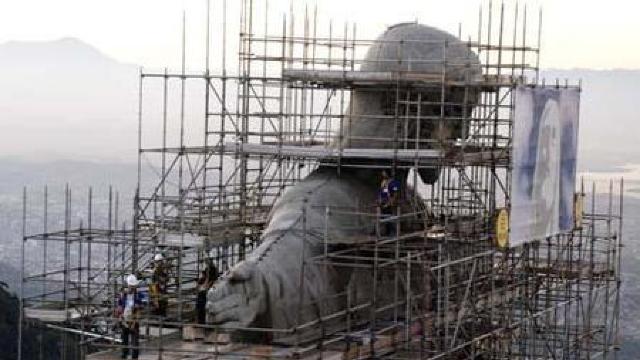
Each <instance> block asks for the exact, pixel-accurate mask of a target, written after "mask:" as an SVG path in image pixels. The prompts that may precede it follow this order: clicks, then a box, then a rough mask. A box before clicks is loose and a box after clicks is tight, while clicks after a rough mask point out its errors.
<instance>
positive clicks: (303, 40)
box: [22, 0, 623, 359]
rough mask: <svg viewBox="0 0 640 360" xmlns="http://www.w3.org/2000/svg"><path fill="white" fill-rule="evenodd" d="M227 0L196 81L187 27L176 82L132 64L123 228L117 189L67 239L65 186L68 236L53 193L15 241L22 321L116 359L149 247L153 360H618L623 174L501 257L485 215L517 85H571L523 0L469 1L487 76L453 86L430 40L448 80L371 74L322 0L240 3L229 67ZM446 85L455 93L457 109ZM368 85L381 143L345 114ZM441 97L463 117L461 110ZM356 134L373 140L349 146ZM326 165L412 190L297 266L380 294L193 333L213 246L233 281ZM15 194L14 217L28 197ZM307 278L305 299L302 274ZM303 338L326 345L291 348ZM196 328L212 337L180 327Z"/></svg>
mask: <svg viewBox="0 0 640 360" xmlns="http://www.w3.org/2000/svg"><path fill="white" fill-rule="evenodd" d="M218 3H219V4H217V5H218V6H219V7H220V8H219V9H212V8H211V4H210V3H209V2H207V32H206V34H207V40H206V60H205V63H206V69H205V71H204V72H203V73H189V72H187V71H186V68H185V65H184V63H185V59H184V57H185V48H184V41H185V37H186V35H185V33H184V30H183V49H182V59H183V65H182V68H181V70H180V71H179V72H175V73H174V72H170V71H168V70H164V71H159V72H147V71H143V72H141V74H140V83H139V88H140V93H139V118H138V121H139V122H138V124H139V125H138V132H139V139H138V141H139V157H138V187H137V188H138V190H137V191H136V194H135V197H134V209H133V218H132V221H131V222H130V225H129V226H127V225H126V224H125V223H124V222H123V221H122V220H123V219H122V218H120V217H121V216H120V215H119V212H120V211H121V210H119V209H118V208H119V204H118V196H114V194H113V192H112V191H111V190H110V191H109V194H108V197H107V201H105V202H104V205H105V206H106V209H105V210H103V211H102V213H103V214H104V215H105V217H106V220H105V219H102V220H101V221H100V224H101V225H100V226H96V225H95V223H96V221H95V219H94V217H95V212H96V210H95V209H94V200H93V199H94V195H93V193H92V191H91V190H89V193H88V195H87V199H86V200H87V203H86V208H87V211H86V216H85V219H86V220H85V221H84V222H81V224H80V226H79V227H74V225H73V224H72V222H73V221H72V220H73V219H74V216H75V213H76V212H75V211H74V210H73V209H74V207H73V205H72V197H71V189H69V188H67V189H66V190H65V194H64V222H63V226H62V229H60V230H57V231H50V229H49V226H48V221H47V211H48V210H47V207H48V201H47V196H48V195H47V192H46V191H45V193H44V202H43V203H44V212H43V215H44V220H43V231H42V233H40V234H25V235H24V237H23V249H25V246H24V245H26V244H32V243H40V244H42V245H41V246H40V247H38V249H41V250H39V251H41V252H42V253H41V254H36V253H33V254H28V256H30V257H32V261H36V262H39V260H37V259H41V261H42V263H41V264H40V267H41V268H40V267H39V269H38V270H34V269H30V268H28V266H26V267H25V265H24V264H25V256H27V254H25V251H24V250H23V288H24V287H25V286H31V287H33V288H38V289H39V291H37V292H35V293H34V294H31V295H29V296H24V294H23V297H22V306H23V314H24V315H23V316H24V318H25V319H26V320H25V321H30V320H39V321H43V322H45V323H46V324H47V326H48V327H50V328H52V329H56V330H59V331H60V333H61V334H64V337H65V339H66V340H65V341H74V342H75V343H77V344H79V345H80V348H81V349H82V356H84V357H86V358H89V359H112V358H115V356H117V353H116V352H115V350H118V349H120V348H121V347H122V344H121V342H120V339H119V338H118V335H117V332H116V331H115V330H114V329H115V326H114V324H115V323H116V322H117V319H115V318H114V317H113V309H114V307H115V298H116V294H118V292H119V291H120V289H121V288H122V287H123V286H124V284H125V276H126V275H127V274H130V273H135V274H138V275H139V278H141V279H142V280H143V285H142V288H143V289H144V288H145V286H146V285H144V284H145V283H144V281H145V280H147V279H148V278H149V276H150V275H149V271H148V269H149V265H150V263H151V262H152V259H153V256H154V254H156V253H159V252H161V253H163V254H164V255H165V258H166V259H167V261H168V263H169V264H170V266H171V269H172V278H173V281H172V282H171V283H170V286H169V289H168V296H169V312H168V314H167V316H166V317H159V316H155V315H151V313H150V311H149V309H148V308H147V309H145V311H144V312H143V313H144V315H143V317H142V318H141V319H140V324H141V335H142V341H141V343H140V346H139V347H140V350H141V351H142V353H143V354H146V355H145V356H152V358H158V359H159V358H164V359H173V358H175V359H187V358H199V359H205V358H218V357H223V358H226V357H229V358H232V357H241V358H245V357H267V358H276V357H298V358H318V357H332V358H340V359H358V358H377V357H384V358H395V359H403V358H406V359H415V358H420V359H463V358H469V359H528V358H544V359H547V358H548V359H551V358H576V359H581V358H596V357H602V358H613V357H615V351H616V350H617V348H618V347H619V341H620V338H619V334H618V318H619V306H620V284H621V277H620V249H621V247H622V232H621V230H622V210H623V207H622V193H623V188H622V184H620V188H619V189H614V188H613V184H612V185H611V186H610V189H609V192H608V195H607V196H606V197H603V196H601V195H597V194H596V189H595V187H594V188H593V189H591V190H590V191H589V192H587V191H586V190H585V189H584V185H582V188H581V190H580V191H579V192H578V193H577V195H576V196H577V198H579V199H580V200H581V201H582V200H583V199H585V198H586V197H587V196H588V199H589V201H588V202H586V205H587V206H586V207H585V209H584V211H580V212H579V213H577V218H580V219H581V221H579V222H576V226H575V228H574V229H573V230H572V231H570V232H568V233H562V234H557V235H555V236H552V237H549V238H546V239H531V241H529V242H527V243H525V244H524V245H521V246H517V247H512V248H506V249H501V248H499V247H498V246H497V245H496V233H495V221H496V214H497V213H498V211H499V210H500V209H507V208H509V204H510V191H511V188H510V184H511V168H510V165H511V150H512V143H511V137H512V124H513V118H514V90H515V89H516V87H518V86H533V87H544V86H553V87H560V86H562V87H570V86H571V85H569V84H568V83H563V84H559V83H558V82H557V81H556V83H555V84H545V83H544V81H543V80H541V79H540V78H539V75H538V69H539V59H540V32H541V22H542V21H541V19H542V17H541V12H540V13H537V14H536V15H538V19H537V20H538V24H537V29H536V30H537V32H536V34H534V35H532V32H531V29H530V28H531V22H532V21H531V19H530V17H531V16H530V14H529V15H528V14H527V8H526V7H524V8H523V7H518V5H516V6H515V8H514V9H513V10H514V13H513V18H512V19H511V21H510V22H509V21H507V20H505V16H507V14H506V10H505V6H504V4H502V5H501V6H500V7H498V8H497V9H496V8H494V7H492V5H491V3H490V5H489V8H488V9H486V8H484V9H483V8H481V9H480V11H479V14H478V29H477V33H476V34H475V35H474V37H475V40H472V38H471V36H470V37H469V38H468V39H462V34H458V38H460V40H461V44H462V46H464V47H465V48H466V49H469V50H471V51H473V52H474V53H475V54H477V55H478V57H479V58H480V59H481V60H482V64H481V68H482V73H481V74H477V75H474V76H465V80H464V81H461V80H459V79H456V78H452V77H451V76H449V74H448V73H447V72H448V71H451V69H454V71H466V70H465V69H468V67H469V63H461V64H456V63H448V62H447V53H448V52H450V51H452V49H450V48H449V47H450V46H461V45H452V44H448V43H446V42H444V43H442V44H440V45H441V46H442V48H443V54H444V56H443V58H442V59H437V60H435V63H437V64H442V65H443V66H441V69H442V71H441V72H440V73H421V72H410V71H409V72H393V71H389V72H380V71H378V72H370V71H361V70H360V68H361V67H362V66H363V65H364V64H365V57H364V55H365V53H366V51H367V49H368V48H369V47H371V46H374V45H376V40H368V39H360V38H358V37H357V31H356V30H357V29H356V26H355V24H353V25H347V24H345V25H344V26H343V27H340V28H339V29H338V28H337V27H335V26H334V25H333V23H329V26H328V28H327V29H326V31H325V29H324V28H322V26H320V24H319V22H320V21H319V19H318V15H317V10H316V9H313V10H312V11H309V10H305V13H304V16H303V19H302V21H300V20H298V19H297V17H296V15H297V14H294V11H293V9H292V10H291V12H290V14H289V15H288V16H284V17H283V18H281V19H276V20H275V22H274V19H273V18H272V17H271V13H270V11H269V5H268V1H267V0H260V1H259V0H243V1H242V6H241V11H240V14H239V15H240V16H239V20H238V22H237V24H235V25H236V29H235V30H237V32H238V34H239V38H238V44H237V50H238V59H237V64H236V65H237V68H236V70H235V71H232V70H230V69H231V68H232V66H230V65H229V64H228V58H227V52H228V49H230V48H231V46H230V45H228V39H227V34H228V27H229V28H234V26H233V25H234V24H232V23H233V22H232V21H228V20H229V19H227V13H228V10H227V2H226V1H222V2H218ZM212 10H213V11H212ZM212 13H213V14H218V17H219V19H218V20H219V22H215V21H214V19H212V16H211V15H210V14H212ZM214 18H215V17H214ZM214 24H218V25H220V28H219V29H214V26H213V25H214ZM507 24H509V26H508V25H507ZM218 30H220V31H218ZM212 34H215V35H216V36H218V35H219V39H213V38H212V37H211V35H212ZM212 43H214V44H217V46H215V47H214V48H215V49H216V50H217V52H216V53H215V57H217V59H214V56H212V52H211V49H210V47H211V44H212ZM532 44H533V45H532ZM397 45H398V46H399V47H400V48H402V46H403V44H402V43H400V44H397ZM397 60H398V59H381V60H380V61H397ZM211 64H215V66H211ZM452 88H455V89H458V90H459V91H461V93H464V94H465V96H464V98H463V99H451V98H449V97H448V94H449V90H450V89H452ZM363 89H366V90H367V91H380V92H382V93H384V94H387V97H388V99H387V101H388V103H389V104H388V107H389V109H390V110H389V111H388V113H387V115H380V116H379V117H381V118H383V120H385V121H389V122H393V124H394V128H395V129H396V130H395V131H394V133H393V134H389V137H388V138H366V137H356V136H353V135H352V133H351V129H350V128H349V124H350V122H349V121H348V120H349V119H352V118H353V117H354V116H356V115H354V114H353V113H352V108H351V107H350V106H349V104H351V102H352V100H353V96H354V93H355V92H357V91H359V90H363ZM193 94H199V95H198V96H192V95H193ZM425 94H429V96H426V95H425ZM174 95H175V96H176V97H177V99H176V98H175V97H174ZM158 99H159V101H158ZM472 99H473V100H472ZM156 103H159V104H160V108H157V107H155V104H156ZM451 107H458V108H460V109H464V114H463V115H462V116H460V115H458V116H456V115H452V113H451V112H449V111H448V109H450V108H451ZM194 109H196V110H197V112H198V113H197V114H194ZM467 109H468V112H467ZM364 120H365V121H366V120H367V119H366V118H365V119H364ZM410 122H417V123H418V124H420V123H422V126H424V127H430V128H432V129H439V128H441V127H442V126H443V124H447V125H448V124H452V123H460V122H463V123H464V125H463V126H462V130H461V131H462V133H461V134H460V136H444V137H440V138H423V137H421V136H420V131H419V130H416V129H412V128H411V127H410V126H408V125H407V124H409V123H410ZM420 127H421V125H418V126H417V128H418V129H419V128H420ZM357 143H360V144H362V143H377V144H383V145H382V146H377V147H371V148H368V147H363V146H352V145H353V144H357ZM319 166H323V167H329V168H332V169H335V171H336V172H338V173H340V172H341V171H344V170H345V169H348V168H377V169H389V170H390V171H409V173H410V174H411V176H410V180H409V181H410V182H411V183H412V186H413V187H414V188H415V189H416V191H414V192H413V193H412V194H415V195H407V196H406V199H405V200H406V204H408V205H409V206H408V207H407V209H403V211H401V212H398V213H397V214H395V215H394V216H391V217H389V218H386V219H381V218H380V216H379V214H377V213H376V211H375V210H374V209H372V207H371V206H370V205H368V204H357V203H355V202H354V205H353V206H352V207H331V206H327V207H326V208H324V209H323V211H324V213H325V226H324V227H322V228H320V229H309V232H313V233H315V234H321V236H322V239H323V249H324V251H323V253H322V254H321V255H319V256H315V257H313V258H311V259H306V260H302V259H301V261H304V262H303V269H304V268H305V267H306V266H312V265H314V266H321V267H324V268H325V269H328V268H331V269H334V270H336V271H342V270H344V271H350V272H353V273H356V274H358V276H360V277H361V278H362V279H366V281H369V282H370V284H371V288H372V291H371V293H370V294H368V295H367V296H362V294H357V293H355V292H354V291H353V289H350V288H348V289H347V290H346V291H345V292H344V293H341V294H337V295H334V296H339V297H342V298H343V299H344V301H343V302H344V303H346V304H347V305H346V307H345V308H343V309H339V311H337V312H334V311H330V310H329V309H325V308H324V305H323V302H324V301H325V300H320V301H319V302H318V303H312V302H311V300H310V299H304V298H302V299H300V307H301V308H300V309H298V311H302V308H304V307H314V308H317V309H320V315H319V316H318V318H317V319H316V320H314V321H311V322H300V323H298V324H296V326H294V327H292V328H287V329H280V328H260V327H254V328H236V329H230V328H229V327H226V328H225V327H220V326H214V325H201V324H200V325H199V324H195V320H194V305H193V304H194V303H195V297H196V282H197V278H198V274H199V273H200V272H201V271H202V269H203V268H204V263H205V258H206V257H207V255H208V254H214V258H215V263H216V266H217V267H218V268H219V269H221V270H223V271H225V270H227V269H229V268H230V267H232V266H233V265H235V264H237V263H239V262H241V261H242V260H243V259H245V258H246V256H247V255H248V254H250V253H251V252H252V251H253V250H254V249H256V247H258V246H259V245H260V241H261V232H262V230H263V228H264V226H265V224H266V223H267V222H268V214H269V211H270V209H271V207H272V206H273V204H274V202H275V201H276V200H277V199H278V198H279V197H280V196H281V195H282V194H283V192H284V191H286V190H287V189H288V188H290V187H291V186H294V185H295V184H297V183H298V182H299V181H301V180H302V179H304V178H305V177H306V176H307V175H309V174H310V173H312V172H313V171H314V170H316V169H317V168H318V167H319ZM433 169H437V174H438V179H437V181H436V182H434V183H433V184H428V185H425V184H420V182H419V180H418V173H419V171H421V170H433ZM411 178H412V179H411ZM145 184H152V186H151V187H149V186H145ZM618 191H619V194H620V198H619V199H618V198H617V197H615V195H614V193H616V192H618ZM24 198H25V212H24V223H25V224H26V223H27V222H28V221H29V219H28V217H27V209H26V207H27V205H26V204H27V193H26V191H25V194H24ZM305 216H306V214H305V213H304V212H303V214H301V218H303V219H304V217H305ZM335 217H345V218H349V219H355V222H353V223H350V226H355V227H357V228H358V231H355V233H356V234H358V235H356V236H358V239H357V241H355V242H354V241H349V242H350V243H352V244H353V245H352V246H347V247H344V246H340V247H336V246H332V244H336V243H345V242H347V241H345V239H340V238H336V236H339V235H336V234H342V233H344V232H340V231H337V230H339V229H335V228H330V226H333V225H331V224H333V223H332V222H330V219H332V218H335ZM389 222H393V223H394V226H393V229H394V230H395V233H394V234H392V235H391V236H386V235H383V234H382V232H381V229H382V228H384V227H385V226H386V225H387V223H389ZM83 224H84V225H83ZM105 224H106V225H105ZM353 224H356V225H353ZM363 229H374V231H373V232H370V231H369V230H365V231H363ZM352 230H353V229H349V231H352ZM52 254H53V255H52ZM53 256H55V261H52V260H48V259H50V258H51V257H53ZM34 259H35V260H34ZM300 281H301V284H300V286H301V287H302V286H303V284H302V281H304V277H301V280H300ZM390 289H391V290H390ZM147 307H148V305H147ZM311 328H313V329H315V330H316V332H317V333H318V334H321V335H320V336H315V337H314V338H313V340H308V339H303V338H301V337H300V336H299V335H300V334H301V333H302V332H303V330H306V329H311ZM231 330H236V331H238V330H241V331H244V332H245V333H259V334H272V335H273V334H281V335H287V336H290V337H293V338H294V339H295V340H294V342H293V343H291V342H289V343H286V344H285V343H278V342H277V341H274V342H271V343H269V344H260V345H258V344H250V343H237V342H234V341H231V339H230V338H229V337H228V333H229V332H230V331H231ZM205 332H206V334H205V335H206V336H203V337H205V339H204V340H197V339H195V338H197V337H198V336H193V335H189V334H192V333H193V334H195V333H198V334H204V333H205ZM69 339H71V340H69ZM185 339H187V340H185Z"/></svg>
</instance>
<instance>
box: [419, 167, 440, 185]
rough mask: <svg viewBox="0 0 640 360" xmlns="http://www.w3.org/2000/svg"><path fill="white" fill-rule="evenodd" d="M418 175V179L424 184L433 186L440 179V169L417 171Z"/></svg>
mask: <svg viewBox="0 0 640 360" xmlns="http://www.w3.org/2000/svg"><path fill="white" fill-rule="evenodd" d="M418 174H419V175H420V179H422V182H423V183H425V184H433V183H435V182H436V181H438V178H439V177H440V168H436V169H419V170H418Z"/></svg>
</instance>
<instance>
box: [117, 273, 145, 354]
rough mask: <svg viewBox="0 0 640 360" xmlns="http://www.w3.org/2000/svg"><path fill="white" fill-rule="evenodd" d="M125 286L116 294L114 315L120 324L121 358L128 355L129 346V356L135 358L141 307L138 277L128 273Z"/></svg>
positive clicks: (137, 350)
mask: <svg viewBox="0 0 640 360" xmlns="http://www.w3.org/2000/svg"><path fill="white" fill-rule="evenodd" d="M126 281H127V288H126V289H123V291H122V292H121V293H120V295H119V296H118V301H117V303H116V305H117V306H116V311H115V315H116V318H117V319H118V322H119V324H120V329H121V332H122V345H123V348H122V358H123V359H126V358H127V357H128V356H129V349H130V348H131V350H132V351H131V358H132V359H137V358H138V353H139V349H138V346H139V338H140V323H139V322H138V315H139V314H138V313H139V311H140V310H141V309H142V299H141V297H140V294H139V293H138V278H136V276H135V275H133V274H130V275H128V276H127V278H126Z"/></svg>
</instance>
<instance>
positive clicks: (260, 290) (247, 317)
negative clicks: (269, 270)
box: [207, 260, 266, 327]
mask: <svg viewBox="0 0 640 360" xmlns="http://www.w3.org/2000/svg"><path fill="white" fill-rule="evenodd" d="M265 291H266V289H264V285H263V281H262V275H261V274H260V272H259V271H258V270H257V266H256V263H255V262H254V261H251V260H245V261H243V262H241V263H239V264H238V265H236V266H235V267H234V268H233V269H231V271H230V272H229V273H228V274H227V275H225V276H223V277H222V278H220V280H219V281H218V282H217V283H215V284H214V285H213V287H212V288H211V289H210V290H209V292H208V293H207V313H208V315H209V317H208V322H209V323H212V324H216V325H226V326H229V327H246V326H249V325H251V324H252V323H253V322H254V321H255V320H256V318H257V316H258V315H259V314H261V313H262V312H264V311H265V309H266V303H265V302H266V299H265Z"/></svg>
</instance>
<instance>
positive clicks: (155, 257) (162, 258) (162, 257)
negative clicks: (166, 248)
mask: <svg viewBox="0 0 640 360" xmlns="http://www.w3.org/2000/svg"><path fill="white" fill-rule="evenodd" d="M153 260H154V261H162V260H164V256H162V254H156V256H154V257H153Z"/></svg>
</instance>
